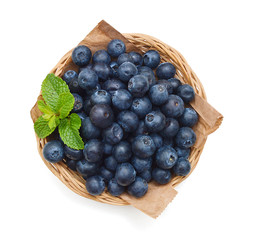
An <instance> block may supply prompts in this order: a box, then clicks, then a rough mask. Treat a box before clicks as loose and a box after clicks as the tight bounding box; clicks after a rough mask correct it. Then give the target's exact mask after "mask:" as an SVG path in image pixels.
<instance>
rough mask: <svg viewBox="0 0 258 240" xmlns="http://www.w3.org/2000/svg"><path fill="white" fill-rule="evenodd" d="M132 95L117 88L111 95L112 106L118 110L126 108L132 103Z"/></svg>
mask: <svg viewBox="0 0 258 240" xmlns="http://www.w3.org/2000/svg"><path fill="white" fill-rule="evenodd" d="M132 101H133V98H132V95H131V93H129V92H128V91H127V90H125V89H119V90H117V91H115V92H114V94H113V95H112V103H113V106H114V107H116V108H117V109H118V110H126V109H128V108H130V107H131V105H132Z"/></svg>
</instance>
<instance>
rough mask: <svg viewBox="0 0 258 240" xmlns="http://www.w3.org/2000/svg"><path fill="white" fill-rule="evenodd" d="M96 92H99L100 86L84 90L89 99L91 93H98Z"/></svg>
mask: <svg viewBox="0 0 258 240" xmlns="http://www.w3.org/2000/svg"><path fill="white" fill-rule="evenodd" d="M98 90H101V86H100V84H99V83H98V84H97V85H96V87H95V88H92V89H90V88H87V89H86V90H85V92H86V96H87V98H88V97H90V96H91V95H92V94H93V93H95V92H96V91H98Z"/></svg>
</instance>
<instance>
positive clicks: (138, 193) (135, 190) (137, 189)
mask: <svg viewBox="0 0 258 240" xmlns="http://www.w3.org/2000/svg"><path fill="white" fill-rule="evenodd" d="M127 191H128V193H129V194H130V195H132V196H134V197H136V198H140V197H143V196H144V195H145V194H146V193H147V191H148V183H147V182H146V180H145V179H143V178H141V177H136V178H135V181H134V182H133V183H132V184H131V185H130V186H129V187H128V189H127Z"/></svg>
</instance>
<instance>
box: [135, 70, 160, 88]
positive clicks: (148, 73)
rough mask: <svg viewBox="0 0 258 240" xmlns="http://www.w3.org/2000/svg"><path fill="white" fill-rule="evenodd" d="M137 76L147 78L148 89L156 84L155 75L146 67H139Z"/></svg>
mask: <svg viewBox="0 0 258 240" xmlns="http://www.w3.org/2000/svg"><path fill="white" fill-rule="evenodd" d="M138 74H140V75H144V76H145V77H147V78H148V82H149V86H150V87H151V86H152V85H154V84H155V83H156V78H155V74H154V72H153V71H152V69H151V68H149V67H147V66H139V67H138Z"/></svg>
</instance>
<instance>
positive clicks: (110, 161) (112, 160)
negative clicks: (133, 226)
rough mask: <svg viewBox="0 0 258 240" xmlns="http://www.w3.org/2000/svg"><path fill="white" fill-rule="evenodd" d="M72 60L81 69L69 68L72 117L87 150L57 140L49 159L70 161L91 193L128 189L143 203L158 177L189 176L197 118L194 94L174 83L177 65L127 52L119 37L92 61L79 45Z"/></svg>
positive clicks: (160, 180)
mask: <svg viewBox="0 0 258 240" xmlns="http://www.w3.org/2000/svg"><path fill="white" fill-rule="evenodd" d="M72 60H73V62H74V63H75V64H76V65H77V66H79V67H80V69H79V72H78V73H77V72H75V71H73V70H68V71H67V72H66V73H65V74H64V75H63V80H64V81H65V82H66V83H67V84H68V86H69V88H70V91H71V93H72V94H73V96H74V98H75V104H74V108H73V112H75V113H77V114H78V115H79V116H80V118H81V120H82V125H81V129H80V133H81V137H82V138H83V140H84V142H85V147H84V149H83V150H75V149H71V148H69V147H68V146H66V145H64V144H63V143H62V141H60V140H54V141H51V142H49V143H47V144H46V145H45V147H44V149H43V154H44V157H45V158H46V159H47V160H48V161H50V162H52V163H55V162H58V161H61V160H62V159H63V158H65V162H66V164H67V166H68V167H69V168H70V169H72V170H74V171H77V172H78V173H79V174H81V175H82V176H83V178H84V179H86V188H87V191H88V192H89V193H90V194H92V195H99V194H101V193H102V192H103V191H104V189H105V187H106V186H107V190H108V192H109V193H110V194H111V195H113V196H119V195H120V194H122V193H123V192H124V191H126V190H127V192H128V193H129V194H131V195H132V196H135V197H137V198H138V197H142V196H144V195H145V194H146V192H147V191H148V182H150V181H151V180H154V181H155V182H157V183H158V184H166V183H168V182H170V180H171V178H172V176H175V175H179V176H185V175H187V174H188V173H189V172H190V169H191V165H190V163H189V161H188V157H189V154H190V148H191V147H192V146H193V145H194V143H195V141H196V135H195V133H194V131H193V130H192V127H193V126H194V125H195V124H196V123H197V121H198V115H197V113H196V112H195V110H194V109H192V108H190V107H189V105H188V103H189V102H190V101H192V100H193V99H194V95H195V93H194V90H193V88H192V87H191V86H190V85H188V84H182V83H181V82H180V81H179V80H178V79H176V78H174V75H175V73H176V69H175V67H174V66H173V64H171V63H169V62H165V63H160V54H159V53H158V52H157V51H155V50H149V51H147V52H146V53H145V54H144V55H143V56H141V54H139V53H137V52H129V53H126V47H125V44H124V43H123V42H122V41H121V40H118V39H114V40H112V41H110V43H109V44H108V46H107V51H106V50H99V51H97V52H95V53H94V54H93V56H92V53H91V50H90V49H89V48H88V47H86V46H83V45H81V46H78V47H76V48H75V49H74V51H73V53H72ZM156 78H157V79H156Z"/></svg>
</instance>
